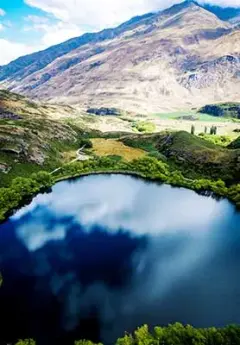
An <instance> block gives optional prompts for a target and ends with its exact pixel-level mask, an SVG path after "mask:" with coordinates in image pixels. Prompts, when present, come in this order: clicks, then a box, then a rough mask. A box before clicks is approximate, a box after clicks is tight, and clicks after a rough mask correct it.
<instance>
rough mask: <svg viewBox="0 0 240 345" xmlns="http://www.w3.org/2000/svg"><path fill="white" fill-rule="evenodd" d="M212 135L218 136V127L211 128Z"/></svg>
mask: <svg viewBox="0 0 240 345" xmlns="http://www.w3.org/2000/svg"><path fill="white" fill-rule="evenodd" d="M210 134H211V135H216V134H217V127H216V126H212V127H211V128H210Z"/></svg>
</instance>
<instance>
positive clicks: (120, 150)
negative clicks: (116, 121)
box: [91, 139, 146, 162]
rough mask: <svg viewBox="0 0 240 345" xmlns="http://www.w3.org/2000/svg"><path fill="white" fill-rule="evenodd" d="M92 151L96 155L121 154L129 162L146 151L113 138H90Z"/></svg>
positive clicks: (143, 154) (140, 156) (142, 155)
mask: <svg viewBox="0 0 240 345" xmlns="http://www.w3.org/2000/svg"><path fill="white" fill-rule="evenodd" d="M91 141H92V144H93V149H92V150H93V152H94V154H96V155H97V156H100V157H103V156H121V157H122V158H123V159H124V160H126V161H128V162H130V161H133V160H134V159H139V158H142V157H144V156H145V155H146V152H145V151H144V150H142V149H138V148H133V147H129V146H126V145H124V143H122V142H121V141H118V140H114V139H92V140H91Z"/></svg>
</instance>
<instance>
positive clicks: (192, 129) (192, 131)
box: [191, 125, 195, 135]
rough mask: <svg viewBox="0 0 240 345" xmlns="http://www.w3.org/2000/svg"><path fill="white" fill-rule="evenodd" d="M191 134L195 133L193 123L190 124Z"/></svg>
mask: <svg viewBox="0 0 240 345" xmlns="http://www.w3.org/2000/svg"><path fill="white" fill-rule="evenodd" d="M191 134H192V135H194V134H195V126H194V125H192V127H191Z"/></svg>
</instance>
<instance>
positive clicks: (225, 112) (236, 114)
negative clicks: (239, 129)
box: [199, 102, 240, 119]
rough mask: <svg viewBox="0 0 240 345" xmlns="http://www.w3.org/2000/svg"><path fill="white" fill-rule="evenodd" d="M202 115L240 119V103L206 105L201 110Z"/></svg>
mask: <svg viewBox="0 0 240 345" xmlns="http://www.w3.org/2000/svg"><path fill="white" fill-rule="evenodd" d="M199 112H200V113H204V114H209V115H212V116H217V117H229V118H236V119H240V103H231V102H230V103H220V104H210V105H205V106H204V107H202V108H201V109H199Z"/></svg>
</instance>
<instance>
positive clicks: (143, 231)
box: [0, 175, 240, 344]
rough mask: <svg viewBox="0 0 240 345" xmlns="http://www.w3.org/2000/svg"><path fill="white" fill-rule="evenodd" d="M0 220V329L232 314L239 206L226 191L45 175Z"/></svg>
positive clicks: (52, 336)
mask: <svg viewBox="0 0 240 345" xmlns="http://www.w3.org/2000/svg"><path fill="white" fill-rule="evenodd" d="M0 230H1V231H0V267H1V270H2V271H3V274H4V278H5V283H4V286H3V288H2V291H1V296H0V303H1V305H2V306H3V307H4V310H7V312H6V316H5V319H4V321H3V327H2V328H3V334H1V335H0V337H2V339H1V340H5V341H12V340H14V337H16V338H19V337H26V336H32V337H34V338H38V340H39V343H40V344H41V343H42V344H46V343H47V342H48V341H49V343H51V344H53V343H56V344H66V343H70V342H71V341H72V340H73V339H78V338H81V337H86V338H92V339H93V340H97V341H99V340H102V341H105V343H111V342H112V341H114V340H115V338H116V337H118V336H120V335H122V334H123V332H124V331H125V330H129V331H130V330H132V329H133V328H135V327H136V326H139V325H141V324H143V323H149V324H151V325H154V324H166V323H169V322H175V321H180V322H184V323H191V324H194V325H196V326H212V325H216V326H221V325H224V324H226V323H232V322H240V315H239V313H238V310H239V307H240V294H239V293H238V286H239V283H240V278H239V268H240V251H239V245H240V235H239V234H240V231H239V230H240V215H239V213H237V212H236V211H235V209H234V208H233V206H232V205H230V204H229V203H228V202H227V201H226V200H222V201H220V202H217V201H216V200H214V199H212V198H207V197H204V196H199V195H197V194H195V193H194V192H192V191H189V190H185V189H176V188H175V189H174V188H171V187H170V186H165V185H163V186H158V185H156V184H153V183H147V182H144V181H142V180H138V179H135V178H132V177H128V176H121V175H114V176H109V175H108V176H104V175H103V176H92V177H86V178H83V179H80V180H77V181H71V182H70V181H68V182H63V183H59V184H57V185H56V186H54V188H53V192H52V193H51V194H44V195H39V196H37V197H36V198H35V199H34V200H33V202H32V203H31V204H30V205H29V206H27V207H25V208H23V209H21V210H20V211H19V212H17V213H16V214H15V215H14V216H13V217H12V218H11V219H10V220H9V221H8V222H7V223H5V224H3V225H2V226H1V228H0ZM16 287H17V288H16ZM16 306H17V308H16ZM16 310H19V314H18V313H16V312H15V311H16ZM9 325H11V328H12V332H11V334H9V333H8V331H7V326H9ZM5 328H6V329H5Z"/></svg>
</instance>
